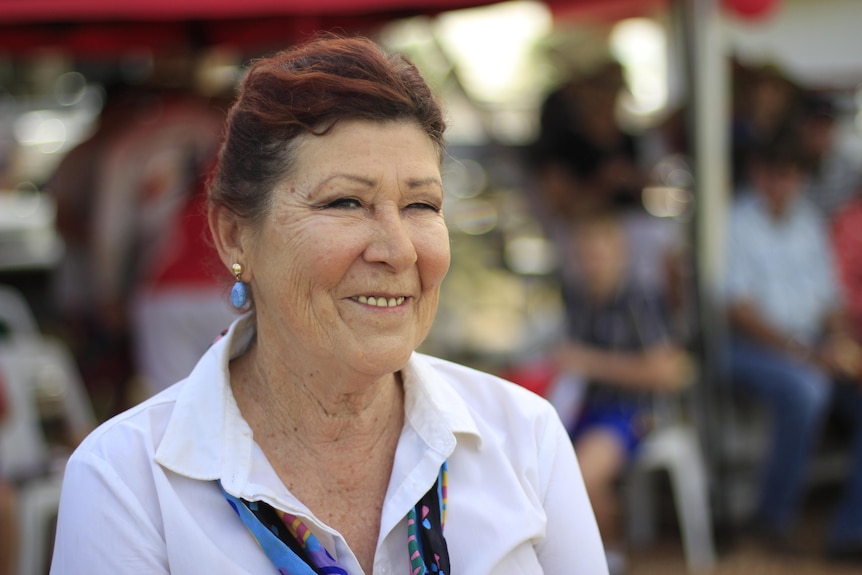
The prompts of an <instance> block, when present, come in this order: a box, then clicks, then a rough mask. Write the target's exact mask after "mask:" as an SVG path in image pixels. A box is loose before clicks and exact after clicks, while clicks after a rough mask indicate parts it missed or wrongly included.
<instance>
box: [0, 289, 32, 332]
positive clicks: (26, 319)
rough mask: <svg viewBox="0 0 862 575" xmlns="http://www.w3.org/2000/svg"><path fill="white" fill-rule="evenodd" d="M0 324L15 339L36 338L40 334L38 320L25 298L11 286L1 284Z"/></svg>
mask: <svg viewBox="0 0 862 575" xmlns="http://www.w3.org/2000/svg"><path fill="white" fill-rule="evenodd" d="M0 323H2V324H4V325H5V326H6V328H7V329H8V330H9V331H10V332H11V334H12V335H13V336H14V337H35V336H37V335H38V334H39V328H38V325H37V324H36V318H35V317H33V313H32V312H31V311H30V306H29V304H28V303H27V300H25V299H24V296H22V295H21V293H20V292H19V291H18V290H16V289H15V288H13V287H11V286H7V285H4V284H0Z"/></svg>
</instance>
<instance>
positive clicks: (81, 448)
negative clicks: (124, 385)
mask: <svg viewBox="0 0 862 575" xmlns="http://www.w3.org/2000/svg"><path fill="white" fill-rule="evenodd" d="M182 387H183V382H180V383H178V384H175V385H173V386H171V387H169V388H167V389H166V390H164V391H162V392H160V393H158V394H157V395H154V396H153V397H150V398H148V399H146V400H144V401H142V402H141V403H139V404H137V405H135V406H133V407H130V408H128V409H126V410H125V411H122V412H120V413H118V414H117V415H114V416H113V417H111V418H109V419H107V420H106V421H104V422H103V423H101V424H100V425H99V426H98V427H96V429H95V430H93V431H92V432H91V433H90V434H89V435H88V436H87V437H86V438H84V440H83V441H82V442H81V443H80V444H79V445H78V447H77V449H75V452H74V453H73V454H72V458H80V457H84V456H85V454H86V455H89V456H94V457H96V458H99V459H102V460H106V461H112V462H116V461H122V460H125V459H127V458H128V457H129V456H131V455H132V454H135V455H139V454H141V452H142V451H143V452H145V453H151V454H152V453H155V450H156V448H157V447H158V445H159V442H160V441H161V438H162V436H163V435H164V432H165V428H166V427H167V423H168V421H169V420H170V415H171V413H173V408H174V405H175V403H176V397H177V395H178V394H179V392H180V391H181V389H182Z"/></svg>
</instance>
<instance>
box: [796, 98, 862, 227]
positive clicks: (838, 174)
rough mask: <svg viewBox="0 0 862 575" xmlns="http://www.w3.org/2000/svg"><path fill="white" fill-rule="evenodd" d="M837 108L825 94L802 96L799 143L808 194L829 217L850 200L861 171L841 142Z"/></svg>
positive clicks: (806, 192) (856, 186)
mask: <svg viewBox="0 0 862 575" xmlns="http://www.w3.org/2000/svg"><path fill="white" fill-rule="evenodd" d="M836 123H837V111H836V109H835V105H834V104H833V103H832V101H831V100H829V99H828V98H827V97H826V96H823V95H819V94H808V95H806V96H805V97H804V98H803V101H802V110H801V112H800V120H799V145H800V148H801V160H802V169H803V173H804V177H805V184H804V187H805V194H806V196H807V197H808V199H809V200H810V201H811V202H813V203H814V204H815V205H816V206H817V207H818V208H820V209H821V210H822V211H823V213H824V214H825V215H826V217H827V218H831V217H832V215H833V214H834V213H835V212H836V211H837V210H838V209H840V208H841V207H842V206H843V205H844V204H846V203H847V202H848V201H850V200H851V199H852V198H853V196H854V195H855V194H856V191H857V190H858V189H859V185H860V183H862V180H860V173H859V169H858V168H857V166H856V164H855V163H854V162H853V161H852V159H851V158H850V157H849V156H848V155H847V154H845V153H844V151H843V150H842V149H840V148H839V145H838V136H837V134H836V130H837V126H836Z"/></svg>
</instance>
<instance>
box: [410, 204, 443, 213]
mask: <svg viewBox="0 0 862 575" xmlns="http://www.w3.org/2000/svg"><path fill="white" fill-rule="evenodd" d="M407 209H409V210H428V211H431V212H439V211H440V208H439V207H437V206H436V205H434V204H429V203H426V202H415V203H412V204H409V205H408V206H407Z"/></svg>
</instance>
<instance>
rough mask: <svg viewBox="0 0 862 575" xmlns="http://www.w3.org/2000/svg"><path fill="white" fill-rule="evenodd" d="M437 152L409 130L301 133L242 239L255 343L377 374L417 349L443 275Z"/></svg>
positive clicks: (341, 128)
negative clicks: (264, 208)
mask: <svg viewBox="0 0 862 575" xmlns="http://www.w3.org/2000/svg"><path fill="white" fill-rule="evenodd" d="M442 206H443V188H442V184H441V178H440V167H439V154H438V150H437V148H436V147H435V145H434V143H433V142H432V141H431V139H430V138H429V137H428V136H427V135H426V133H425V132H424V131H423V130H422V129H421V128H420V127H419V126H418V125H416V124H413V123H404V122H386V123H380V122H372V121H363V120H353V121H345V122H340V123H338V124H336V126H335V127H334V128H333V129H332V130H331V131H330V132H329V133H328V134H326V135H324V136H307V137H306V138H305V139H304V140H303V141H302V143H301V144H300V146H299V148H298V162H297V164H296V169H295V170H294V171H293V173H292V174H291V175H290V176H289V177H288V178H286V179H285V181H283V182H281V183H280V184H279V185H278V186H277V187H276V189H275V190H274V192H273V201H272V207H271V210H270V211H269V213H268V214H267V216H266V217H265V219H264V221H263V223H262V225H261V226H260V227H259V228H258V229H254V230H252V229H250V228H249V229H244V230H243V231H242V232H241V233H240V237H241V245H242V248H241V249H242V254H241V255H239V256H237V257H241V258H242V262H243V265H244V268H245V269H246V270H247V272H246V273H244V274H243V281H247V282H249V283H250V284H251V288H252V291H253V293H254V301H255V308H256V314H257V324H258V344H259V345H261V346H266V347H268V348H271V349H275V350H280V352H279V354H280V356H281V357H284V358H285V359H289V360H290V361H291V362H294V363H295V362H296V361H303V362H311V363H310V365H312V366H317V367H313V368H312V369H319V367H320V366H343V367H346V368H347V369H348V370H349V371H353V372H357V373H361V374H364V375H371V376H382V375H385V374H387V373H392V372H394V371H396V370H398V369H400V368H401V367H402V366H403V365H404V363H405V362H406V361H407V359H408V358H409V356H410V353H411V352H412V351H413V350H414V349H415V348H416V347H417V346H418V345H419V344H420V343H421V342H422V340H423V339H424V338H425V336H426V335H427V334H428V331H429V329H430V327H431V323H432V321H433V319H434V315H435V312H436V309H437V300H438V294H439V290H440V284H441V282H442V280H443V277H444V276H445V275H446V272H447V270H448V268H449V236H448V231H447V229H446V225H445V222H444V221H443V214H442Z"/></svg>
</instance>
